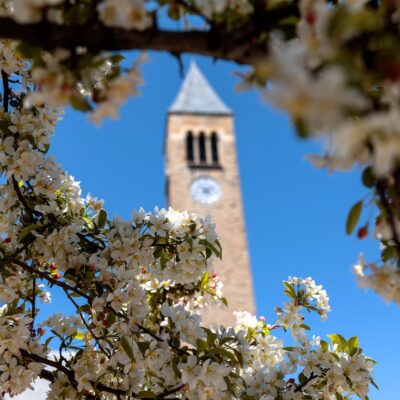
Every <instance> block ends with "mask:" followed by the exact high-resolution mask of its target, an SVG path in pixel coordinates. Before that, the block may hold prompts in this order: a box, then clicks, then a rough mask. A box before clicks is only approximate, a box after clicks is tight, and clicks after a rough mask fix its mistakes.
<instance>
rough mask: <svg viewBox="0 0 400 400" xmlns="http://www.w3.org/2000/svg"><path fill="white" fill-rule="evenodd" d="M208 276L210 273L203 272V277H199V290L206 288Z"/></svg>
mask: <svg viewBox="0 0 400 400" xmlns="http://www.w3.org/2000/svg"><path fill="white" fill-rule="evenodd" d="M209 277H210V274H209V273H208V272H205V273H204V275H203V278H202V279H201V284H200V289H201V290H204V289H205V288H206V286H207V283H208V279H209Z"/></svg>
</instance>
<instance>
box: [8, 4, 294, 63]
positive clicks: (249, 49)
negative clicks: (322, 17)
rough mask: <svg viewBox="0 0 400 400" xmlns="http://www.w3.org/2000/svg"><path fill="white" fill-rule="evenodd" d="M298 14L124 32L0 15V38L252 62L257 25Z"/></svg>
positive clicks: (258, 48)
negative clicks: (231, 25) (230, 25)
mask: <svg viewBox="0 0 400 400" xmlns="http://www.w3.org/2000/svg"><path fill="white" fill-rule="evenodd" d="M292 15H294V16H296V15H298V8H297V5H296V4H293V5H288V6H284V7H280V8H277V9H274V10H270V11H265V12H264V13H258V16H257V21H258V24H259V26H257V27H255V26H254V25H253V23H251V22H250V23H248V24H246V25H245V26H242V27H241V28H238V29H236V30H230V31H229V30H227V29H225V28H224V27H220V26H217V27H215V28H214V27H211V28H209V29H208V30H206V31H169V30H159V29H156V28H151V29H147V30H144V31H134V30H131V31H128V30H124V29H116V28H108V27H105V26H104V25H102V24H100V23H93V24H90V26H62V25H57V24H52V23H48V22H41V23H36V24H26V25H21V24H18V23H17V22H15V21H14V20H12V19H11V18H6V17H0V38H8V39H17V40H22V41H24V42H26V43H29V44H30V45H34V46H38V47H41V48H43V49H46V50H52V49H55V48H57V47H63V48H66V49H75V48H76V47H78V46H85V47H86V48H87V49H88V50H89V51H92V52H99V51H102V50H108V51H113V50H115V51H121V50H155V51H166V52H170V53H173V54H181V53H193V54H200V55H204V56H209V57H213V58H216V59H225V60H230V61H235V62H237V63H239V64H252V63H254V62H255V61H257V60H258V59H260V58H261V57H265V55H266V53H267V49H266V48H264V46H262V45H256V44H254V41H253V40H252V39H254V38H256V37H257V36H258V34H259V32H260V25H262V27H263V29H262V31H263V32H269V31H271V29H272V27H273V26H276V24H277V23H278V22H279V20H282V19H284V18H286V17H288V16H292Z"/></svg>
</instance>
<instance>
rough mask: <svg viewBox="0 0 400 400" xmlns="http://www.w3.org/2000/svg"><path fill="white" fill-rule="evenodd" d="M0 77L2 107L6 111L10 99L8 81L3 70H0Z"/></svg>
mask: <svg viewBox="0 0 400 400" xmlns="http://www.w3.org/2000/svg"><path fill="white" fill-rule="evenodd" d="M1 78H2V80H3V108H4V111H5V112H8V101H9V99H10V86H9V83H8V75H7V73H6V72H4V71H3V70H2V71H1Z"/></svg>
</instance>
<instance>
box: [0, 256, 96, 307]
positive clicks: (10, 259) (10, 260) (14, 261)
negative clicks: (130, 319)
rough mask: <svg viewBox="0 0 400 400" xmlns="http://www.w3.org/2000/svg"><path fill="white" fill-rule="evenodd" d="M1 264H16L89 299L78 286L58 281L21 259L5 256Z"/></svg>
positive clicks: (53, 283) (0, 261)
mask: <svg viewBox="0 0 400 400" xmlns="http://www.w3.org/2000/svg"><path fill="white" fill-rule="evenodd" d="M1 264H16V265H18V266H20V267H21V268H22V269H24V270H25V271H28V272H30V273H31V274H36V275H38V276H39V277H40V278H42V279H45V280H47V281H48V282H50V283H51V284H52V285H55V286H59V287H61V288H63V289H66V290H69V291H71V292H74V293H77V294H79V295H80V296H82V297H83V298H85V299H86V300H89V301H90V297H89V296H88V295H87V294H86V293H84V292H82V291H81V290H79V289H78V288H76V287H73V286H71V285H68V284H67V283H65V282H63V281H59V280H57V279H55V278H52V277H51V276H50V275H49V274H47V273H45V272H43V271H40V270H38V269H37V268H35V267H33V266H31V265H28V264H26V263H24V262H23V261H20V260H17V259H16V258H13V257H6V258H4V259H2V260H0V265H1Z"/></svg>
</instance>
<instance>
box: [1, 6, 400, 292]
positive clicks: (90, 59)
mask: <svg viewBox="0 0 400 400" xmlns="http://www.w3.org/2000/svg"><path fill="white" fill-rule="evenodd" d="M165 14H166V15H167V16H168V18H170V19H172V20H176V21H180V22H182V24H179V23H178V24H177V25H176V26H178V27H180V26H184V27H190V30H195V31H197V32H199V33H200V32H202V31H203V28H204V27H205V28H206V29H208V32H209V33H210V34H211V35H210V38H214V34H216V41H215V43H214V44H213V46H214V45H215V46H216V47H218V46H221V48H222V50H223V51H222V53H221V56H223V54H225V53H226V54H228V53H229V51H228V50H227V49H228V48H230V47H231V44H230V43H228V42H229V40H225V39H224V38H225V36H226V37H228V38H229V34H230V33H231V32H233V33H232V38H231V39H232V40H235V38H238V39H237V40H238V43H237V46H238V49H237V51H236V50H235V51H233V53H234V59H235V60H236V57H239V60H240V54H243V55H247V54H249V55H250V56H249V58H248V59H246V60H245V61H246V62H249V63H250V64H251V67H252V69H251V71H250V72H249V73H248V74H245V75H244V82H243V84H242V86H250V85H255V86H257V87H258V88H260V89H261V91H262V93H263V95H264V96H265V98H266V99H268V101H270V102H272V103H273V104H274V105H276V106H277V107H279V108H281V109H283V110H285V111H286V112H287V113H288V114H289V115H290V117H291V119H292V122H293V124H294V126H295V128H296V131H297V132H298V134H299V136H301V137H318V138H323V139H324V140H323V141H324V143H326V146H325V150H324V154H323V155H322V156H320V155H313V156H310V157H309V158H310V160H311V161H312V162H313V164H314V165H315V166H317V167H326V168H328V169H329V170H330V171H337V170H349V169H351V168H353V166H354V164H358V165H359V166H360V168H361V169H363V170H364V172H365V171H368V176H369V180H368V181H367V182H368V184H367V187H368V189H369V190H370V191H371V192H372V193H371V200H372V201H370V203H375V205H376V210H377V213H376V214H377V219H378V220H380V223H381V225H382V226H383V225H386V226H388V227H389V235H390V238H387V239H385V240H381V239H379V238H378V239H379V240H380V241H381V244H382V248H383V249H385V250H384V251H383V252H382V262H384V263H385V265H386V266H387V265H388V264H389V263H390V264H391V265H393V268H397V267H396V265H398V264H399V262H398V261H399V259H400V240H399V237H400V232H399V229H398V228H396V226H397V225H398V224H399V221H400V210H399V207H398V206H396V204H399V197H400V195H399V193H398V190H397V187H398V186H399V185H400V139H399V138H400V134H399V126H400V110H399V102H400V85H399V82H400V61H399V59H398V57H397V56H396V54H398V28H399V22H400V11H399V7H398V5H397V4H396V2H389V3H388V2H380V3H378V4H377V3H376V2H367V1H365V0H352V1H341V2H335V4H332V2H329V1H326V0H300V1H299V2H295V3H293V2H292V1H289V0H277V1H272V2H258V1H254V0H229V1H228V0H193V1H185V0H182V1H174V0H158V1H155V2H150V1H147V0H101V1H95V0H87V1H84V2H76V1H72V0H0V16H5V17H9V18H12V19H14V20H15V21H17V22H18V23H20V24H27V23H37V22H41V21H47V22H49V23H52V24H55V25H57V26H60V25H66V26H86V25H90V24H92V23H96V26H97V27H104V28H107V29H108V28H111V29H113V28H116V29H117V30H118V31H120V30H127V31H136V33H140V32H143V31H147V32H149V31H151V32H158V30H159V26H160V25H162V24H163V22H164V20H163V19H162V18H160V17H159V16H160V15H165ZM192 16H196V17H199V20H200V21H202V22H201V23H199V24H197V23H192ZM194 20H195V21H197V19H196V18H194ZM202 23H204V26H203V25H202ZM177 29H180V28H177ZM220 32H225V34H223V35H221V37H218V38H217V36H218V33H220ZM189 33H190V32H189ZM213 40H214V39H212V40H211V41H213ZM211 41H210V42H211ZM225 41H226V43H225ZM207 43H208V40H207ZM1 46H2V49H1V50H2V54H3V56H2V58H3V59H2V60H1V61H0V63H1V64H2V65H3V67H2V69H3V70H4V71H5V72H6V73H11V72H13V71H18V72H19V74H20V76H21V77H22V78H23V79H28V80H29V81H30V82H31V83H32V84H34V85H35V86H36V88H37V89H36V90H35V91H29V93H27V94H26V96H25V97H24V99H22V100H23V102H24V105H25V106H26V107H28V108H32V107H39V108H40V106H41V105H42V104H43V103H45V102H48V103H49V104H52V105H53V106H63V105H66V104H69V105H71V106H73V107H74V108H76V109H79V110H81V111H85V112H90V114H91V118H92V120H94V121H95V122H96V123H98V124H99V123H101V121H102V120H103V119H104V118H106V117H112V118H114V117H116V116H117V115H118V109H119V107H120V106H121V105H122V104H123V103H124V102H125V100H126V99H127V97H128V96H129V95H136V94H137V93H138V91H139V86H140V85H141V83H142V78H141V75H140V70H139V66H140V64H141V63H142V61H143V58H142V57H140V58H139V59H138V60H137V62H136V63H135V64H133V65H132V66H131V67H130V68H125V67H123V66H121V62H122V57H121V56H119V55H116V54H106V53H102V52H94V53H91V51H89V50H88V49H87V48H85V47H77V48H74V49H68V50H66V49H60V48H56V49H55V50H54V51H51V52H48V51H47V52H45V51H43V50H41V49H38V48H32V47H31V46H27V45H24V44H21V45H19V46H18V52H19V54H22V55H24V56H26V58H29V59H30V62H31V65H30V75H29V77H28V76H27V75H26V73H25V71H26V70H27V68H28V65H27V63H26V62H24V60H23V59H22V58H19V57H12V56H10V54H12V50H13V49H14V48H15V47H16V44H15V43H12V42H6V41H4V42H2V44H1ZM118 48H119V47H118ZM186 50H187V47H185V51H186ZM211 50H212V49H211V47H210V51H211ZM174 54H175V52H174ZM240 61H241V60H240ZM10 63H11V64H10ZM8 140H11V139H8ZM8 143H9V142H7V144H8ZM363 179H364V178H363ZM363 181H364V180H363ZM369 224H371V221H367V223H366V224H365V225H363V226H361V227H360V229H359V232H358V236H359V237H360V238H364V237H366V236H367V234H368V225H369ZM350 225H354V224H353V223H351V224H350ZM353 228H354V227H353ZM350 231H352V229H348V232H349V233H350ZM386 249H389V250H386ZM389 253H390V257H389V256H388V254H389ZM375 267H376V268H378V267H379V266H378V264H375ZM381 267H382V268H383V264H381ZM375 275H376V274H372V275H370V279H374V278H373V277H374V276H375ZM392 281H393V284H394V282H395V281H397V280H392ZM398 289H399V290H400V287H399V288H398Z"/></svg>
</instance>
